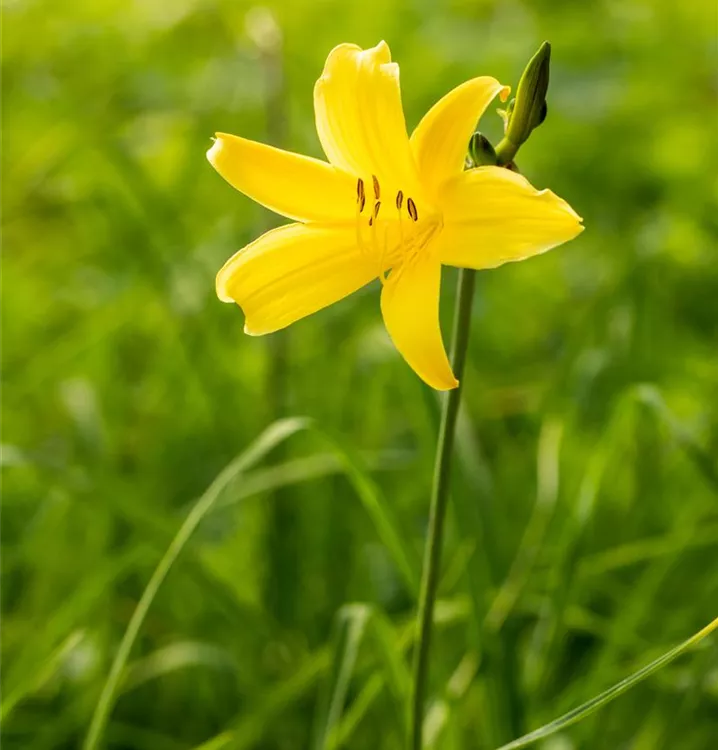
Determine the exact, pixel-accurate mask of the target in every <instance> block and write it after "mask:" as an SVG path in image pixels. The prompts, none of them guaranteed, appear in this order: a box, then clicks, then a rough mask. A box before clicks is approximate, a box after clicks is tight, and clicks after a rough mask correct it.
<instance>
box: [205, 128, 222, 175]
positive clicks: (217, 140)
mask: <svg viewBox="0 0 718 750" xmlns="http://www.w3.org/2000/svg"><path fill="white" fill-rule="evenodd" d="M223 136H224V133H215V134H214V136H212V145H211V146H210V147H209V148H208V149H207V161H208V162H209V163H210V164H211V165H212V166H213V167H214V168H215V169H217V162H218V161H219V158H220V154H221V153H222V149H223V148H224V142H223Z"/></svg>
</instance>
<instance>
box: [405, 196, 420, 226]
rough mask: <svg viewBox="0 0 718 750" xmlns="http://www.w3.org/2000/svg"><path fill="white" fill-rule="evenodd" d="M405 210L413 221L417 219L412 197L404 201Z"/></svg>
mask: <svg viewBox="0 0 718 750" xmlns="http://www.w3.org/2000/svg"><path fill="white" fill-rule="evenodd" d="M406 210H407V211H408V212H409V216H411V218H412V219H413V221H419V212H418V211H417V210H416V203H414V200H413V198H409V199H408V200H407V201H406Z"/></svg>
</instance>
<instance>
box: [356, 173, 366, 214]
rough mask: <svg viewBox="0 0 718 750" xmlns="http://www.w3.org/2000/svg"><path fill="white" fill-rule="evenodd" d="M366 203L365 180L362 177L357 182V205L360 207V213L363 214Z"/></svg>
mask: <svg viewBox="0 0 718 750" xmlns="http://www.w3.org/2000/svg"><path fill="white" fill-rule="evenodd" d="M365 203H366V195H365V193H364V180H362V178H361V177H360V178H359V179H358V180H357V204H358V206H359V213H361V212H362V211H363V210H364V205H365Z"/></svg>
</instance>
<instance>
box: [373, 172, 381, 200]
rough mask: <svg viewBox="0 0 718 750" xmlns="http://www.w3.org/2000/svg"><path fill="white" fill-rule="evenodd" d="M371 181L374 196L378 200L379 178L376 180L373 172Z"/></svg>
mask: <svg viewBox="0 0 718 750" xmlns="http://www.w3.org/2000/svg"><path fill="white" fill-rule="evenodd" d="M371 179H372V181H373V182H374V197H375V198H376V199H377V200H379V198H381V188H380V187H379V180H377V178H376V175H375V174H373V175H372V176H371Z"/></svg>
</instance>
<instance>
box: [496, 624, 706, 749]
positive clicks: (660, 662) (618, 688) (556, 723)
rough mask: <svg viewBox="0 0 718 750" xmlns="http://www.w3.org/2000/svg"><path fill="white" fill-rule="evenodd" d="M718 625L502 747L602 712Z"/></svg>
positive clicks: (528, 741) (512, 746)
mask: <svg viewBox="0 0 718 750" xmlns="http://www.w3.org/2000/svg"><path fill="white" fill-rule="evenodd" d="M717 628H718V617H716V619H715V620H713V622H711V623H710V624H708V625H706V626H705V627H704V628H703V629H702V630H700V631H698V632H697V633H696V634H695V635H693V636H691V637H690V638H689V639H688V640H686V641H683V643H681V644H680V645H678V646H676V647H675V648H672V649H671V650H670V651H668V652H666V653H665V654H663V656H659V657H658V659H656V660H655V661H652V662H651V663H650V664H648V665H646V666H645V667H643V668H642V669H639V670H638V671H637V672H634V673H633V674H632V675H630V676H629V677H626V678H625V679H624V680H621V681H620V682H618V683H616V684H615V685H614V686H613V687H610V688H608V690H605V691H604V692H603V693H600V694H599V695H597V696H595V697H594V698H591V700H589V701H586V703H583V704H582V705H580V706H578V707H577V708H574V709H573V710H572V711H569V712H568V713H566V714H564V715H563V716H560V717H559V718H558V719H554V720H553V721H552V722H550V723H548V724H546V725H544V726H542V727H540V728H539V729H535V730H534V731H533V732H529V733H528V734H525V735H524V736H523V737H519V738H518V739H516V740H513V742H509V743H508V744H507V745H502V746H501V747H500V748H498V750H518V748H520V747H528V746H529V745H532V744H533V743H534V742H538V741H539V740H543V739H545V738H546V737H550V736H551V735H552V734H556V732H560V731H561V730H563V729H567V728H568V727H570V726H572V725H573V724H576V723H577V722H579V721H581V720H582V719H585V718H586V717H587V716H590V715H591V714H592V713H594V712H595V711H598V709H599V708H602V707H603V706H605V705H606V704H607V703H610V702H611V701H612V700H614V699H616V698H618V697H619V696H620V695H622V694H623V693H625V692H626V691H627V690H630V689H631V688H632V687H634V686H635V685H637V684H638V683H639V682H642V681H643V680H645V679H646V677H648V676H650V675H651V674H653V673H654V672H657V671H658V670H659V669H661V668H662V667H665V666H666V664H670V662H672V661H673V660H674V659H676V658H678V657H679V656H680V655H681V654H682V653H684V652H685V651H687V650H688V649H689V648H691V647H692V646H695V645H696V644H698V643H700V642H701V641H702V640H703V639H704V638H706V637H707V636H709V635H710V634H711V633H712V632H713V631H714V630H716V629H717Z"/></svg>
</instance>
